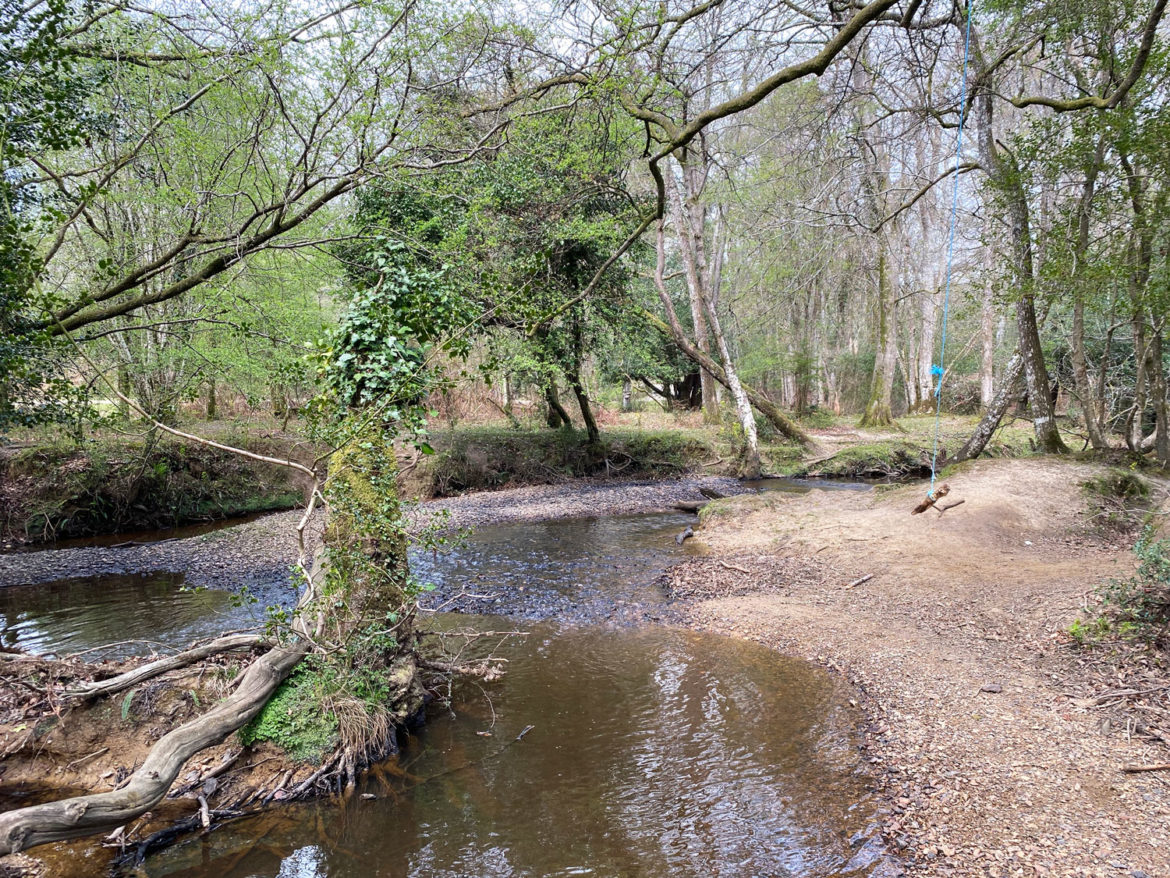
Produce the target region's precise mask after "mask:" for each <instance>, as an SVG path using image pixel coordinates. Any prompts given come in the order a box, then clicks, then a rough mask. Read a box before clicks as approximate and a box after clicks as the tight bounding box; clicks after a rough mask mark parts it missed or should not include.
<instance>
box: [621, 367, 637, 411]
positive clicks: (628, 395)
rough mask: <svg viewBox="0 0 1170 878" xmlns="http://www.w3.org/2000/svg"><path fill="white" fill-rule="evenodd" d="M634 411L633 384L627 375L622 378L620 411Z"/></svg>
mask: <svg viewBox="0 0 1170 878" xmlns="http://www.w3.org/2000/svg"><path fill="white" fill-rule="evenodd" d="M633 410H634V382H633V381H632V380H631V379H630V376H629V375H626V376H625V377H624V378H622V411H623V412H632V411H633Z"/></svg>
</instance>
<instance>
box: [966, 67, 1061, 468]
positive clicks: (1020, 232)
mask: <svg viewBox="0 0 1170 878" xmlns="http://www.w3.org/2000/svg"><path fill="white" fill-rule="evenodd" d="M981 66H982V58H981V57H980V56H979V55H978V53H976V68H977V77H978V76H980V75H982V69H981ZM992 107H993V105H992V99H991V95H990V94H989V93H987V92H984V93H982V94H979V95H978V96H977V97H976V99H975V102H974V108H975V113H976V116H977V118H978V122H979V126H978V130H977V133H978V137H977V143H978V146H979V154H980V159H981V163H982V164H983V167H984V170H986V172H987V174H988V176H989V177H990V179H991V183H992V185H993V186H995V188H996V189H997V190H998V191H999V192H1001V193H1002V195H1003V198H1004V200H1005V201H1006V206H1007V214H1008V225H1009V227H1010V244H1011V279H1012V287H1013V289H1014V292H1015V295H1016V301H1017V304H1016V329H1017V331H1018V334H1019V337H1020V338H1019V344H1020V358H1021V360H1022V361H1023V370H1024V378H1025V382H1026V385H1027V390H1028V404H1029V406H1030V407H1031V410H1032V427H1033V430H1034V432H1035V436H1036V446H1037V448H1039V449H1040V450H1041V451H1044V452H1047V453H1052V454H1056V453H1067V451H1068V448H1067V447H1066V446H1065V444H1064V441H1063V440H1062V439H1061V438H1060V430H1059V428H1058V427H1057V424H1056V416H1055V410H1054V408H1053V405H1052V396H1051V388H1050V386H1049V381H1048V369H1047V367H1046V366H1045V363H1044V349H1043V347H1042V346H1041V344H1040V330H1039V327H1038V324H1037V322H1036V303H1035V299H1034V295H1033V287H1034V284H1035V265H1034V263H1033V255H1032V234H1031V229H1030V226H1029V218H1028V193H1027V192H1026V191H1025V190H1024V189H1023V183H1022V182H1021V179H1020V173H1019V168H1017V167H1016V166H1015V162H1014V158H1013V157H1012V156H1011V155H1010V154H1009V155H1008V156H1007V157H1006V158H1005V157H1004V156H1003V155H1001V154H1000V152H999V147H998V146H997V144H996V140H995V132H994V125H993V112H992ZM1008 383H1009V382H1008V381H1007V380H1006V376H1005V379H1004V380H1003V384H1004V385H1007V384H1008ZM1001 390H1002V387H1001Z"/></svg>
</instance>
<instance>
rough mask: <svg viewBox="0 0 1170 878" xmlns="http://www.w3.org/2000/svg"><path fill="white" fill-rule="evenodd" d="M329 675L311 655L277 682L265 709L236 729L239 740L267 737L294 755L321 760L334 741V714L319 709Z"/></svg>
mask: <svg viewBox="0 0 1170 878" xmlns="http://www.w3.org/2000/svg"><path fill="white" fill-rule="evenodd" d="M328 680H329V675H328V673H327V672H325V671H324V670H323V669H322V665H321V663H320V660H319V659H318V658H317V657H316V656H311V657H309V658H308V659H306V660H305V661H304V662H302V663H301V665H300V666H298V667H297V669H296V670H295V671H293V673H292V674H291V675H290V676H289V678H288V679H287V680H285V681H284V682H283V683H281V684H280V687H279V688H278V689H277V690H276V692H275V694H274V695H273V696H272V698H270V699H269V701H268V703H267V704H265V705H264V709H263V710H262V711H261V712H260V713H259V715H257V716H256V717H255V718H254V719H253V720H252V721H251V722H249V723H248V724H247V725H246V726H244V727H243V728H242V729H240V731H239V736H240V743H241V744H243V745H244V746H246V747H248V746H251V745H253V744H255V743H257V742H259V741H270V742H272V743H273V744H276V745H277V746H278V747H280V748H281V749H283V750H284V751H285V752H286V753H288V754H289V755H290V756H291V757H293V758H294V759H298V760H301V761H304V762H320V761H321V758H322V757H323V756H324V754H325V753H326V752H328V751H329V750H330V749H331V748H332V747H334V746H335V745H336V744H337V741H338V724H337V718H336V717H335V716H333V715H332V714H330V713H328V712H327V711H325V710H323V709H322V704H323V702H324V699H325V694H326V692H327V691H329V690H330V688H331V687H330V686H328Z"/></svg>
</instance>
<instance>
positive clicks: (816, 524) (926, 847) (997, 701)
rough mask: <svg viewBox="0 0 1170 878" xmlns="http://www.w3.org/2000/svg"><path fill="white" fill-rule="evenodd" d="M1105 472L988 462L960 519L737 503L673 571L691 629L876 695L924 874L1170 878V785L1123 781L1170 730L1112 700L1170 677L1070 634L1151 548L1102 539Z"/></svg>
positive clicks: (1154, 778) (972, 469)
mask: <svg viewBox="0 0 1170 878" xmlns="http://www.w3.org/2000/svg"><path fill="white" fill-rule="evenodd" d="M1099 471H1100V468H1097V467H1092V466H1088V465H1082V464H1076V463H1072V462H1066V461H1058V460H1038V459H1030V460H1014V461H1004V460H999V461H982V462H979V463H976V464H972V465H970V466H968V467H967V468H966V469H965V470H964V471H963V472H962V473H961V474H959V475H956V476H954V477H953V478H951V479H949V483H950V486H951V493H950V495H949V496H948V497H947V498H946V500H945V501H943V502H944V505H945V503H952V502H954V501H956V500H963V501H964V502H963V504H962V505H961V506H957V507H954V508H951V509H949V510H947V511H945V512H944V513H942V514H939V513H938V512H937V511H935V510H929V511H928V512H926V513H925V514H922V515H917V516H911V515H910V510H911V509H912V508H914V506H915V505H917V504H918V502H919V501H920V500H921V499H922V497H923V494H924V488H923V487H922V486H908V487H902V488H898V489H894V490H885V491H879V492H875V493H868V494H854V493H848V492H821V491H814V492H811V493H809V494H804V495H791V494H766V495H762V496H756V497H743V498H732V499H729V500H724V501H720V502H719V503H718V504H717V505H715V506H713V507H711V508H710V509H709V511H708V512H707V513H706V514H705V515H704V526H703V528H702V529H701V530H700V531H699V533H698V534H697V539H699V540H700V541H701V542H702V543H704V544H705V546H706V548H707V551H708V552H709V555H708V556H707V557H706V558H702V559H697V560H693V561H689V562H687V563H686V564H684V565H681V566H680V567H678V568H676V569H675V570H674V571H673V576H672V579H673V585H674V587H675V590H676V592H677V593H678V594H679V595H680V596H682V595H693V596H696V597H695V599H694V600H693V601H691V602H688V604H687V607H686V614H687V619H688V621H689V622H690V623H691V624H693V625H695V626H697V627H704V628H708V629H712V630H717V631H722V632H727V633H731V634H734V635H737V636H740V637H746V638H751V639H755V640H759V641H762V642H765V643H770V644H772V645H774V646H776V647H778V648H781V649H784V650H786V651H791V652H795V653H797V654H800V655H804V656H807V657H809V658H811V659H813V660H816V661H819V662H821V663H823V664H825V665H828V666H830V667H833V668H836V669H838V670H840V671H841V672H842V673H843V674H845V675H846V676H847V677H848V678H849V680H850V681H851V682H853V683H854V684H855V685H856V686H857V687H858V689H859V690H860V692H861V693H863V696H862V697H863V698H865V699H866V701H867V702H868V703H867V705H866V706H867V707H868V708H869V710H870V713H871V716H872V722H873V724H872V727H871V729H870V733H869V735H868V742H867V749H868V753H867V756H868V758H869V759H870V761H871V762H872V763H873V765H874V766H875V767H877V768H879V769H881V770H883V771H884V774H883V777H884V780H883V781H882V783H883V786H884V792H885V794H886V795H887V797H888V799H889V802H890V808H891V817H890V820H889V821H888V825H887V827H886V832H887V835H888V837H889V840H890V842H891V844H892V846H893V847H894V848H895V849H898V850H900V851H901V852H902V853H903V855H904V856H905V858H906V861H907V867H908V873H909V874H912V875H931V876H934V875H938V876H1016V875H1024V876H1032V875H1052V876H1080V875H1085V876H1089V875H1092V876H1097V875H1100V876H1119V875H1120V876H1137V878H1141V876H1142V875H1143V874H1144V875H1146V876H1148V878H1154V876H1166V875H1170V772H1167V771H1162V772H1149V773H1141V774H1127V773H1123V772H1122V770H1121V769H1122V767H1123V766H1126V765H1130V764H1140V763H1165V762H1170V753H1168V752H1167V750H1166V743H1165V740H1162V741H1159V740H1157V735H1159V734H1160V732H1162V731H1165V732H1170V722H1168V720H1170V714H1168V712H1167V711H1166V710H1165V709H1164V702H1162V704H1163V706H1162V707H1158V706H1154V705H1138V707H1139V708H1145V709H1144V711H1143V710H1140V709H1138V710H1131V711H1130V714H1129V715H1128V716H1126V715H1124V714H1119V713H1118V712H1117V711H1116V708H1117V707H1118V706H1119V705H1122V704H1123V702H1125V699H1124V698H1114V697H1108V698H1103V699H1100V700H1099V701H1098V700H1095V699H1094V696H1100V695H1102V694H1104V693H1108V692H1111V691H1117V690H1118V689H1124V688H1127V687H1128V686H1129V685H1130V683H1131V682H1132V681H1133V680H1135V679H1138V678H1141V680H1142V685H1143V686H1145V687H1147V688H1148V682H1149V679H1150V674H1151V673H1152V671H1151V669H1150V668H1149V667H1148V666H1142V665H1140V664H1136V663H1133V662H1130V663H1128V664H1127V663H1125V662H1116V663H1115V662H1113V661H1110V660H1109V659H1108V657H1107V656H1104V655H1102V654H1100V652H1095V653H1086V652H1084V651H1083V650H1080V649H1077V648H1075V646H1074V645H1073V644H1072V643H1071V642H1070V640H1071V639H1070V638H1069V636H1068V633H1067V632H1068V628H1069V625H1070V624H1071V623H1072V622H1073V620H1074V619H1075V618H1076V617H1077V615H1078V613H1079V611H1080V610H1081V608H1082V607H1083V606H1084V605H1085V603H1086V601H1087V600H1091V599H1092V592H1093V589H1094V588H1095V587H1096V586H1097V585H1099V584H1100V583H1102V582H1103V581H1105V580H1107V579H1108V578H1109V577H1110V576H1116V575H1124V574H1125V573H1127V572H1128V570H1129V569H1130V567H1131V566H1132V555H1131V553H1130V552H1129V545H1130V544H1132V536H1131V537H1129V538H1128V539H1125V538H1121V537H1117V536H1112V537H1111V536H1110V535H1108V534H1102V533H1100V532H1098V531H1097V530H1095V529H1094V521H1093V518H1092V509H1091V506H1090V505H1089V503H1088V498H1087V496H1086V494H1085V492H1084V491H1083V490H1082V489H1081V487H1080V486H1081V484H1082V483H1083V482H1084V481H1085V480H1086V479H1087V478H1088V477H1089V476H1091V475H1093V474H1094V473H1095V472H1099ZM870 574H872V577H873V578H872V579H869V580H868V581H866V582H863V583H859V584H856V585H851V583H854V582H855V581H856V580H858V579H860V578H862V577H863V576H866V575H870ZM1161 682H1163V683H1170V680H1162V681H1161ZM1134 688H1141V687H1134ZM1131 707H1132V705H1131ZM1159 725H1160V726H1161V729H1159V728H1158V727H1159ZM1168 737H1170V736H1168Z"/></svg>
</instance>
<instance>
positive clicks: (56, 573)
mask: <svg viewBox="0 0 1170 878" xmlns="http://www.w3.org/2000/svg"><path fill="white" fill-rule="evenodd" d="M700 488H704V489H707V490H711V491H717V492H719V493H721V494H725V495H728V496H731V495H734V494H741V493H745V492H749V491H750V490H751V489H750V488H748V487H745V486H744V485H742V484H741V483H740V482H738V481H737V480H736V479H732V478H725V477H717V476H713V477H698V478H684V479H677V480H672V481H632V482H620V481H613V480H606V481H588V480H587V481H578V482H570V483H566V484H561V485H542V486H535V487H528V488H515V489H512V490H504V491H493V492H485V493H477V494H467V495H463V496H460V497H452V498H447V499H444V500H434V501H429V502H426V503H422V504H420V505H419V506H417V507H416V508H414V509H412V510H411V517H412V519H413V520H414V521H415V523H416V525H417V526H420V527H421V526H423V525H424V524H425V523H427V522H430V521H436V520H439V521H442V519H435V518H434V515H435V514H436V513H441V512H443V511H445V512H446V513H447V514H448V515H449V518H447V519H446V521H445V524H446V526H448V527H451V528H467V527H476V526H480V525H495V524H505V523H509V522H520V521H544V520H550V519H561V518H588V517H595V516H604V515H621V514H628V513H635V512H654V511H669V510H670V509H671V507H672V504H674V503H677V502H680V501H685V500H692V501H693V500H702V499H704V498H703V495H702V494H701V493H700V491H699V489H700ZM301 514H302V513H301V512H299V511H297V510H293V511H290V512H279V513H275V514H273V515H266V516H263V517H261V518H258V519H256V520H254V521H250V522H247V523H246V524H241V525H238V526H236V527H230V528H225V529H223V530H219V531H214V532H212V533H207V534H203V535H201V536H197V537H190V538H188V539H178V540H168V541H165V542H157V543H148V544H144V545H133V546H124V547H121V548H114V547H80V548H69V549H61V550H51V549H49V550H44V551H38V552H20V553H16V554H8V555H0V587H7V586H14V585H33V584H37V583H42V582H51V581H54V580H58V579H66V578H72V577H81V576H101V575H106V574H133V573H143V572H151V571H166V572H172V573H182V574H184V575H185V576H186V578H187V584H188V585H191V586H202V587H207V588H220V589H236V588H240V587H242V586H248V588H249V589H250V590H252V591H253V593H255V594H257V596H259V597H261V598H264V597H265V596H266V594H265V590H266V589H271V588H272V587H273V586H280V585H284V584H285V583H287V582H288V580H289V567H290V566H291V565H292V563H293V562H294V561H295V560H296V557H297V541H296V526H297V522H298V521H299V520H300V516H301ZM320 521H321V519H320V515H319V514H318V516H317V517H316V520H315V521H314V522H313V523H311V524H310V527H309V532H311V533H316V532H317V531H318V530H319V525H320Z"/></svg>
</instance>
